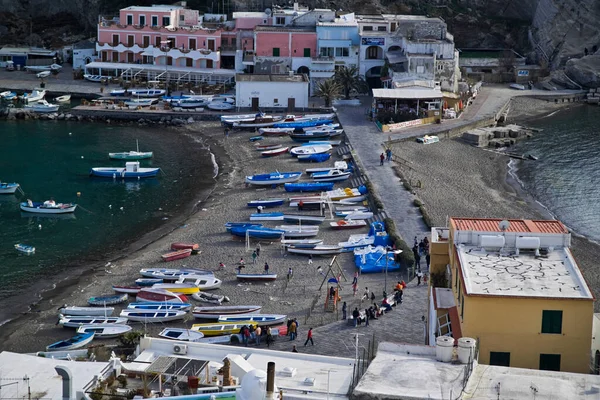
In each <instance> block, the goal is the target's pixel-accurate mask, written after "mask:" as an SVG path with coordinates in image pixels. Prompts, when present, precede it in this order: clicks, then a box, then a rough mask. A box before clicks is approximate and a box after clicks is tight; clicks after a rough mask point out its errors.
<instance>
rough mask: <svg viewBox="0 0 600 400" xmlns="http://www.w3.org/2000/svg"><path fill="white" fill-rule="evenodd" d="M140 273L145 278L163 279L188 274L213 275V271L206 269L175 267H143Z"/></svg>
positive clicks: (171, 278) (171, 279)
mask: <svg viewBox="0 0 600 400" xmlns="http://www.w3.org/2000/svg"><path fill="white" fill-rule="evenodd" d="M140 275H142V276H143V277H145V278H154V279H163V280H169V281H176V280H177V279H179V278H180V277H182V276H188V275H213V273H212V271H208V270H205V269H193V268H185V269H173V268H143V269H141V270H140Z"/></svg>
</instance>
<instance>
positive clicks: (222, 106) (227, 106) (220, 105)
mask: <svg viewBox="0 0 600 400" xmlns="http://www.w3.org/2000/svg"><path fill="white" fill-rule="evenodd" d="M206 107H208V108H209V109H211V110H215V111H226V110H233V109H234V108H235V105H233V104H231V103H229V102H227V101H211V102H209V103H208V104H207V105H206Z"/></svg>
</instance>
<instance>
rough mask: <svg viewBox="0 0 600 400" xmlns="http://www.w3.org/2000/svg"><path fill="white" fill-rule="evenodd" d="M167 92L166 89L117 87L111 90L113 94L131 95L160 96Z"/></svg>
mask: <svg viewBox="0 0 600 400" xmlns="http://www.w3.org/2000/svg"><path fill="white" fill-rule="evenodd" d="M165 93H167V91H166V90H164V89H115V90H111V91H110V95H111V96H131V97H160V96H164V95H165Z"/></svg>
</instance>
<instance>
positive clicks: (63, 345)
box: [46, 332, 94, 351]
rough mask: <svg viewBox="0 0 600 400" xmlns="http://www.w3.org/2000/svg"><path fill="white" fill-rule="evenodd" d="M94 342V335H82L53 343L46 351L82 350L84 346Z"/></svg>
mask: <svg viewBox="0 0 600 400" xmlns="http://www.w3.org/2000/svg"><path fill="white" fill-rule="evenodd" d="M92 340H94V333H93V332H92V333H80V334H78V335H75V336H73V337H72V338H71V339H67V340H61V341H59V342H56V343H52V344H51V345H49V346H46V351H57V350H63V351H64V350H73V349H80V348H82V347H83V346H85V345H87V344H88V343H90V342H91V341H92Z"/></svg>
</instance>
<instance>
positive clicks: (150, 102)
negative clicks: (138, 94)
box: [123, 99, 158, 108]
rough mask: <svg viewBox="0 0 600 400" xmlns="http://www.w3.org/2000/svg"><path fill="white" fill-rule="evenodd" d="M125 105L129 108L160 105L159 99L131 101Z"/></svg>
mask: <svg viewBox="0 0 600 400" xmlns="http://www.w3.org/2000/svg"><path fill="white" fill-rule="evenodd" d="M123 104H124V105H126V106H127V107H129V108H138V107H150V106H153V105H155V104H158V99H129V100H127V101H125V102H123Z"/></svg>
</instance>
